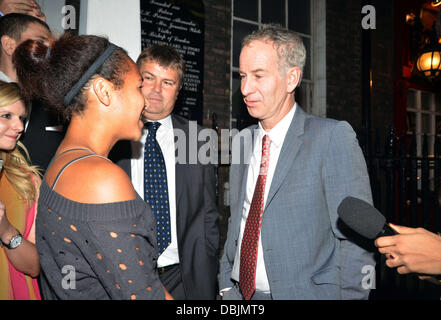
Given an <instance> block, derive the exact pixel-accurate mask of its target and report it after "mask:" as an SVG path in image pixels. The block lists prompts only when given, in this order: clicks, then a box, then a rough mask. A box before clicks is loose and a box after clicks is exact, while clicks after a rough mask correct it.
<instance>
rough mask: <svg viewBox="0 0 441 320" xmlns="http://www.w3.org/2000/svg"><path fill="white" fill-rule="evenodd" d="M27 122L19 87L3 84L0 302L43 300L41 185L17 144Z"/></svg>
mask: <svg viewBox="0 0 441 320" xmlns="http://www.w3.org/2000/svg"><path fill="white" fill-rule="evenodd" d="M25 119H26V108H25V103H24V101H23V99H22V96H21V94H20V90H19V88H18V86H17V85H16V84H15V83H5V82H3V81H0V159H1V160H3V169H2V170H0V245H1V246H2V248H1V249H0V300H40V291H39V288H38V283H37V280H36V279H35V278H36V277H37V276H38V274H39V273H40V264H39V259H38V255H37V249H36V246H35V217H36V212H37V199H38V192H39V186H40V182H41V181H40V178H39V173H38V170H37V169H36V168H35V167H34V166H32V165H30V164H29V162H28V161H27V159H26V158H25V157H24V156H23V153H24V154H27V151H26V148H25V147H24V146H23V145H22V144H21V143H20V142H19V141H18V139H19V138H20V135H21V134H22V132H23V128H24V120H25ZM19 148H20V149H21V152H20V150H19Z"/></svg>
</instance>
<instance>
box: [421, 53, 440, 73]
mask: <svg viewBox="0 0 441 320" xmlns="http://www.w3.org/2000/svg"><path fill="white" fill-rule="evenodd" d="M417 68H418V70H419V71H421V72H423V73H424V75H425V76H426V77H429V78H435V77H438V76H439V74H440V73H441V52H439V51H430V52H425V53H423V54H422V55H421V56H420V57H419V58H418V61H417Z"/></svg>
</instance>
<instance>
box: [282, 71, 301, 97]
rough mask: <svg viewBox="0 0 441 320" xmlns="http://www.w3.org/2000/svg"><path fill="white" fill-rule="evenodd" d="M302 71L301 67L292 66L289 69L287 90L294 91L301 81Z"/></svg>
mask: <svg viewBox="0 0 441 320" xmlns="http://www.w3.org/2000/svg"><path fill="white" fill-rule="evenodd" d="M301 74H302V72H301V71H300V68H299V67H292V68H291V69H289V70H288V73H287V75H286V81H287V82H288V83H287V91H288V92H289V93H292V92H294V90H295V89H296V88H297V86H298V85H299V83H300V77H301Z"/></svg>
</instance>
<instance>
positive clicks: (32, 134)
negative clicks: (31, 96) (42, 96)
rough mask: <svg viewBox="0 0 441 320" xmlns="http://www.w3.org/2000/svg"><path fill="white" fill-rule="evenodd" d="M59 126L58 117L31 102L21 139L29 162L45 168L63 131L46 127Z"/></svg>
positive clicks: (36, 103) (56, 147) (37, 103)
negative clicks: (29, 114) (26, 125)
mask: <svg viewBox="0 0 441 320" xmlns="http://www.w3.org/2000/svg"><path fill="white" fill-rule="evenodd" d="M49 127H61V123H60V121H59V119H58V118H57V117H56V116H55V115H54V114H52V113H50V112H49V111H48V110H46V109H45V108H43V107H42V106H41V103H39V102H37V101H33V102H32V111H31V117H30V119H29V123H28V127H27V129H26V132H25V133H24V134H23V136H22V138H21V141H22V142H23V144H24V145H25V147H26V149H28V151H29V156H30V157H31V163H32V164H33V165H37V166H39V167H40V168H41V169H43V170H46V169H47V167H48V165H49V162H50V161H51V159H52V157H53V156H54V154H55V152H56V151H57V149H58V146H59V145H60V143H61V141H62V140H63V138H64V134H65V131H64V129H61V130H62V131H51V130H47V129H46V128H49Z"/></svg>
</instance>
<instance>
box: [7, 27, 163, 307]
mask: <svg viewBox="0 0 441 320" xmlns="http://www.w3.org/2000/svg"><path fill="white" fill-rule="evenodd" d="M13 61H14V64H15V67H16V69H17V75H18V79H19V81H20V83H21V86H22V88H23V91H24V93H25V95H26V96H27V97H29V98H34V99H41V100H42V101H43V102H44V103H45V104H46V105H47V106H48V107H50V108H51V109H52V110H54V111H55V112H57V113H58V114H59V115H61V116H63V118H64V119H65V120H66V121H68V122H69V125H68V128H67V132H66V136H65V138H64V140H63V141H62V143H61V144H60V147H59V149H58V150H57V152H56V154H55V156H54V158H53V159H52V162H51V164H50V166H49V168H48V170H47V171H46V175H45V176H44V177H43V181H42V186H41V188H40V198H39V207H38V218H37V229H36V243H37V250H38V254H39V257H40V263H41V290H42V295H43V298H44V299H76V300H78V299H81V300H84V299H132V300H135V299H164V298H171V297H170V296H169V295H168V293H167V292H166V291H165V289H164V288H163V286H162V284H161V282H160V280H159V278H158V274H157V271H156V259H157V249H156V237H155V231H154V230H155V226H154V217H153V215H152V213H151V210H150V207H149V206H148V205H147V204H146V203H145V202H144V201H143V200H142V199H141V198H140V197H139V196H138V195H137V194H136V192H135V191H134V189H133V187H132V184H131V181H130V179H129V177H128V176H127V175H126V174H125V172H124V171H123V170H122V169H120V168H119V167H118V166H117V165H115V164H114V163H112V162H111V161H110V160H108V159H107V155H108V154H109V152H110V150H111V149H112V147H113V146H114V144H115V143H116V142H117V141H118V140H122V139H129V140H138V139H139V138H140V137H141V130H142V127H143V121H142V119H141V113H142V111H143V109H144V104H145V101H144V98H143V95H142V93H141V88H142V78H141V75H140V74H139V71H138V69H137V67H136V64H135V63H134V62H133V61H132V60H131V59H130V58H129V57H128V56H127V54H126V52H125V51H124V50H123V49H121V48H119V47H117V46H115V45H113V44H111V43H110V42H109V41H108V40H107V39H105V38H102V37H97V36H75V37H72V36H69V35H65V36H63V37H61V38H60V39H59V40H57V41H56V42H54V43H53V44H52V45H51V46H50V48H48V47H46V46H45V45H44V44H42V43H41V42H38V41H33V40H29V41H26V42H24V43H23V44H21V45H20V46H19V47H18V48H17V49H16V51H15V54H14V58H13ZM42 143H44V142H42Z"/></svg>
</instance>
